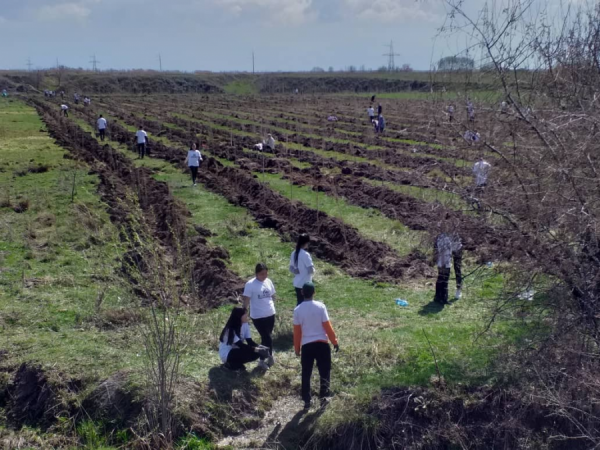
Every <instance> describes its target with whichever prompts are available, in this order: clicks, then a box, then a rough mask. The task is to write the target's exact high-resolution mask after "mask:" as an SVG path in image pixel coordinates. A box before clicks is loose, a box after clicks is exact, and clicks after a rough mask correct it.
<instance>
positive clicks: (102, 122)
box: [98, 117, 106, 130]
mask: <svg viewBox="0 0 600 450" xmlns="http://www.w3.org/2000/svg"><path fill="white" fill-rule="evenodd" d="M98 129H99V130H105V129H106V119H105V118H104V117H100V118H99V119H98Z"/></svg>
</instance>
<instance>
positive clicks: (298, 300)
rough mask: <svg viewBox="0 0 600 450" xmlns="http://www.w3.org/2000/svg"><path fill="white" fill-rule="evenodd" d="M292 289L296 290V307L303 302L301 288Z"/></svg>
mask: <svg viewBox="0 0 600 450" xmlns="http://www.w3.org/2000/svg"><path fill="white" fill-rule="evenodd" d="M294 289H296V306H298V305H299V304H300V303H302V302H303V301H304V294H303V293H302V289H301V288H297V287H295V288H294Z"/></svg>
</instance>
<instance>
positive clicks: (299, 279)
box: [290, 233, 315, 305]
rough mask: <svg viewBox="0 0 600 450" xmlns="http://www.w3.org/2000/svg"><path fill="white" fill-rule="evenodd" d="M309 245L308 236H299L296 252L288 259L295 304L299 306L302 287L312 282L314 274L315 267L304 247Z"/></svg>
mask: <svg viewBox="0 0 600 450" xmlns="http://www.w3.org/2000/svg"><path fill="white" fill-rule="evenodd" d="M309 243H310V236H309V235H308V234H305V233H303V234H301V235H300V236H299V237H298V241H297V242H296V250H294V251H293V252H292V256H291V257H290V272H291V273H293V274H294V289H295V290H296V304H297V305H299V304H300V303H302V302H303V301H304V296H303V295H302V286H304V284H305V283H310V282H312V279H313V275H314V274H315V266H314V264H313V261H312V258H311V257H310V253H308V252H307V251H306V247H308V244H309Z"/></svg>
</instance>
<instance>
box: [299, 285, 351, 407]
mask: <svg viewBox="0 0 600 450" xmlns="http://www.w3.org/2000/svg"><path fill="white" fill-rule="evenodd" d="M302 294H303V295H304V301H303V302H302V303H301V304H300V305H298V306H297V307H296V309H294V350H295V351H296V356H301V360H300V361H301V364H302V400H304V407H305V408H309V407H310V398H311V395H310V377H311V375H312V371H313V365H314V362H315V361H316V362H317V368H318V369H319V377H320V378H321V383H320V384H321V385H320V391H319V397H320V398H321V400H324V399H325V398H326V397H328V396H329V395H330V392H329V385H330V374H331V347H330V346H329V343H328V341H327V338H329V340H330V341H331V342H332V344H333V346H334V348H335V350H336V352H337V351H338V350H339V349H340V347H339V346H338V341H337V337H336V335H335V331H333V327H332V326H331V322H330V321H329V315H328V314H327V307H326V306H325V305H324V304H323V303H322V302H319V301H316V300H313V297H314V294H315V285H314V284H313V283H306V284H304V286H302Z"/></svg>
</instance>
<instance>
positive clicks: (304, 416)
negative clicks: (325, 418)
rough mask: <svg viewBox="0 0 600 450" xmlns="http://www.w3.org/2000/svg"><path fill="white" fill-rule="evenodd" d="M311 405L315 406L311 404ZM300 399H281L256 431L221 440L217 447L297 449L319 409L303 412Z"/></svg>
mask: <svg viewBox="0 0 600 450" xmlns="http://www.w3.org/2000/svg"><path fill="white" fill-rule="evenodd" d="M313 403H315V402H314V401H313ZM302 406H303V403H302V401H301V400H300V398H299V397H282V398H280V399H279V400H277V401H276V402H275V403H274V404H273V407H272V408H271V409H270V410H269V412H267V413H266V415H265V417H264V419H263V421H262V425H261V426H260V427H259V428H255V429H251V430H247V431H246V432H244V433H242V434H241V435H239V436H232V437H231V436H230V437H227V438H225V439H223V440H221V441H220V442H219V443H218V444H217V447H226V446H228V445H229V446H232V447H233V448H235V449H257V448H267V449H277V450H291V449H297V448H300V447H299V442H300V438H301V436H302V434H303V433H304V432H305V431H306V430H307V429H308V428H310V427H311V426H312V425H313V424H314V423H315V422H316V420H317V419H318V418H319V416H320V415H321V414H322V410H321V409H319V408H318V407H316V406H313V407H312V408H311V409H310V410H308V411H305V410H303V409H302Z"/></svg>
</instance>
